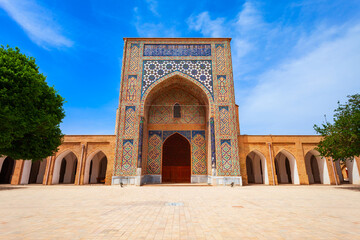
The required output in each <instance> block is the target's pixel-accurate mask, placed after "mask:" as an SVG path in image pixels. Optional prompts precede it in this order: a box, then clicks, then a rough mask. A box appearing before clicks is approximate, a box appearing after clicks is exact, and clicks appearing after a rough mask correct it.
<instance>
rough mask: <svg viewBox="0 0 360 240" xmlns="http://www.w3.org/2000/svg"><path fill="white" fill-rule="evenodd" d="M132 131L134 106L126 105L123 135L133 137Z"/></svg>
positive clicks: (133, 126) (133, 129)
mask: <svg viewBox="0 0 360 240" xmlns="http://www.w3.org/2000/svg"><path fill="white" fill-rule="evenodd" d="M134 131H135V106H126V107H125V129H124V135H125V136H131V137H133V134H134Z"/></svg>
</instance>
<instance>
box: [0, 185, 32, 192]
mask: <svg viewBox="0 0 360 240" xmlns="http://www.w3.org/2000/svg"><path fill="white" fill-rule="evenodd" d="M22 188H26V187H12V186H0V191H4V190H14V189H22Z"/></svg>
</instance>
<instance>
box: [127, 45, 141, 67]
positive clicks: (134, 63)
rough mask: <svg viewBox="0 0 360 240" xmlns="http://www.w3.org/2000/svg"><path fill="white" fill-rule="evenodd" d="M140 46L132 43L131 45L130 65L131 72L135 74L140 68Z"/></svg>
mask: <svg viewBox="0 0 360 240" xmlns="http://www.w3.org/2000/svg"><path fill="white" fill-rule="evenodd" d="M139 48H140V44H138V43H132V44H131V53H130V56H131V57H130V64H129V71H130V72H131V73H134V72H136V71H137V70H138V68H139V60H140V50H139Z"/></svg>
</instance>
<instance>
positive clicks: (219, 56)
mask: <svg viewBox="0 0 360 240" xmlns="http://www.w3.org/2000/svg"><path fill="white" fill-rule="evenodd" d="M215 49H216V70H217V73H218V74H223V73H224V72H225V49H224V44H215Z"/></svg>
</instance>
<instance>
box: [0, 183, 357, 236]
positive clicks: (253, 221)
mask: <svg viewBox="0 0 360 240" xmlns="http://www.w3.org/2000/svg"><path fill="white" fill-rule="evenodd" d="M10 187H11V189H10V190H9V189H8V188H10ZM0 202H1V204H0V239H360V187H355V188H354V187H353V186H351V185H343V186H339V187H335V186H321V185H313V186H290V185H287V186H285V185H283V186H275V187H274V186H260V185H253V186H246V187H234V188H231V187H207V186H203V187H200V186H197V187H191V186H187V187H181V186H145V187H129V186H128V187H124V188H121V187H119V186H99V185H95V186H73V185H57V186H42V185H28V186H19V187H17V186H10V185H0Z"/></svg>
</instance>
